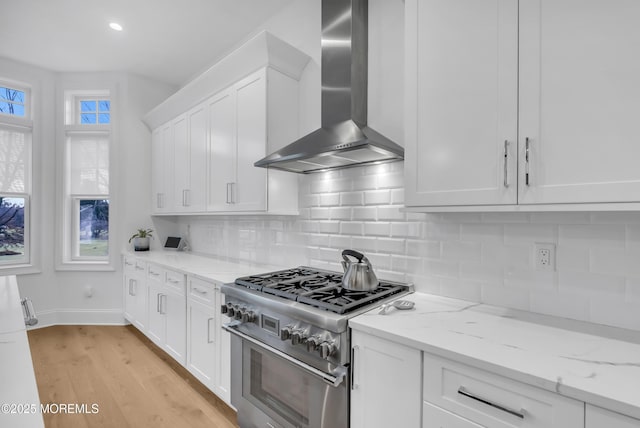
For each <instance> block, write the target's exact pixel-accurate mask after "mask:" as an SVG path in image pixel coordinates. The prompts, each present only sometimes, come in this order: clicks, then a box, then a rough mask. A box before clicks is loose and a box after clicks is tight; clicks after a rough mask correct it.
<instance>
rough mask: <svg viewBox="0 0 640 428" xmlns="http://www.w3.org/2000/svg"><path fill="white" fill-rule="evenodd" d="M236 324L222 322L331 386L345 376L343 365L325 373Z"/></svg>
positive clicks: (232, 331)
mask: <svg viewBox="0 0 640 428" xmlns="http://www.w3.org/2000/svg"><path fill="white" fill-rule="evenodd" d="M236 325H238V324H236V323H234V322H230V323H228V324H224V325H223V326H222V328H223V329H225V330H226V331H228V332H229V333H231V334H234V335H236V336H238V337H239V338H241V339H242V340H246V341H248V342H251V343H253V344H254V345H256V346H257V347H259V348H261V349H264V350H265V351H268V352H271V353H272V354H275V355H277V356H278V357H280V358H283V359H285V360H287V362H290V363H291V364H293V365H295V366H296V367H299V368H301V369H302V370H304V371H306V372H307V373H309V374H311V375H313V376H315V377H317V378H320V379H321V380H322V381H324V382H325V383H327V384H329V385H331V386H333V387H337V386H339V385H340V384H341V383H342V382H343V381H344V379H345V378H346V377H347V368H346V367H343V366H338V367H337V368H336V369H335V370H334V371H333V373H332V374H329V373H325V372H323V371H322V370H319V369H317V368H315V367H313V366H310V365H309V364H306V363H303V362H302V361H299V360H296V359H295V358H293V357H291V356H290V355H287V354H285V353H284V352H282V351H280V350H278V349H275V348H271V347H267V346H265V345H264V343H262V342H260V341H259V340H256V339H254V338H253V337H251V336H248V335H246V334H244V333H242V332H241V331H238V330H237V329H236V328H234V326H236Z"/></svg>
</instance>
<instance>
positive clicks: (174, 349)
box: [147, 263, 187, 365]
mask: <svg viewBox="0 0 640 428" xmlns="http://www.w3.org/2000/svg"><path fill="white" fill-rule="evenodd" d="M148 285H149V325H148V330H147V336H148V337H149V338H150V339H151V340H152V341H153V342H154V343H156V345H158V346H160V347H161V348H162V349H164V350H165V351H166V352H167V353H168V354H169V355H171V356H172V357H173V358H174V359H175V360H176V361H178V362H179V363H180V364H182V365H185V362H186V347H187V343H186V300H185V299H186V298H185V281H184V275H183V274H181V273H179V272H174V271H170V270H166V269H163V268H161V267H159V266H156V265H154V264H151V263H149V268H148Z"/></svg>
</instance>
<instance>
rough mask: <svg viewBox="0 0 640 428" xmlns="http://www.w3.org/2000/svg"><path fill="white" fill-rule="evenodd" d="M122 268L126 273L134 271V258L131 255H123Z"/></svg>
mask: <svg viewBox="0 0 640 428" xmlns="http://www.w3.org/2000/svg"><path fill="white" fill-rule="evenodd" d="M123 269H124V271H125V272H127V273H134V272H135V271H136V258H135V257H132V256H124V257H123Z"/></svg>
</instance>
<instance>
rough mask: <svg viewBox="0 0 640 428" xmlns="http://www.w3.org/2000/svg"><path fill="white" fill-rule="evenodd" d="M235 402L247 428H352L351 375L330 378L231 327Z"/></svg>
mask: <svg viewBox="0 0 640 428" xmlns="http://www.w3.org/2000/svg"><path fill="white" fill-rule="evenodd" d="M225 329H226V330H227V331H229V332H230V333H231V334H232V336H231V403H232V404H233V405H234V406H235V407H236V408H237V409H238V423H239V425H240V427H241V428H253V427H256V428H257V427H260V428H267V427H284V428H298V427H301V428H343V427H344V428H346V427H347V426H348V418H349V402H348V399H349V396H348V391H349V389H348V381H349V376H348V373H347V369H346V368H345V367H339V368H338V369H337V370H335V371H334V373H325V372H323V371H321V370H318V369H316V368H314V367H311V366H308V365H307V364H305V363H303V362H300V361H299V360H296V359H295V358H293V357H291V356H289V355H287V354H284V353H282V352H281V351H279V350H277V349H273V348H271V347H269V346H268V345H265V344H263V343H261V342H259V341H257V340H255V339H253V338H251V337H249V336H247V335H245V334H244V333H242V332H239V331H238V330H236V329H234V328H233V327H230V326H225Z"/></svg>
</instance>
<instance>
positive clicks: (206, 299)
mask: <svg viewBox="0 0 640 428" xmlns="http://www.w3.org/2000/svg"><path fill="white" fill-rule="evenodd" d="M187 284H188V288H187V293H188V296H189V298H190V299H193V300H197V301H198V302H201V303H204V304H205V305H207V306H210V307H212V308H213V307H214V306H215V303H216V302H215V300H216V288H215V284H213V283H211V282H207V281H203V280H201V279H198V278H193V277H190V276H189V277H187Z"/></svg>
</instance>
